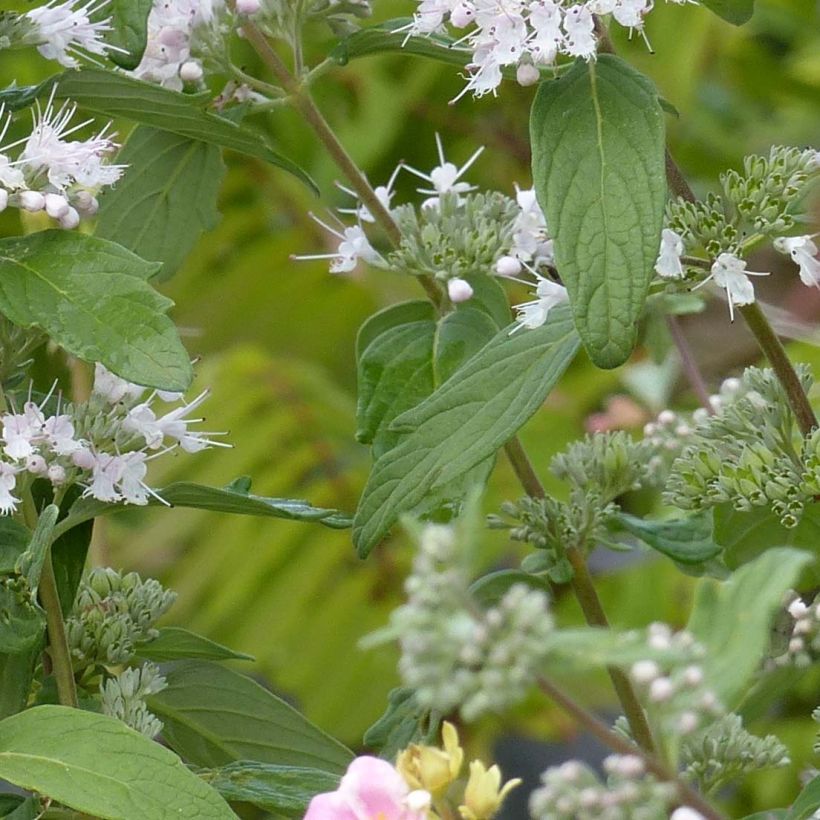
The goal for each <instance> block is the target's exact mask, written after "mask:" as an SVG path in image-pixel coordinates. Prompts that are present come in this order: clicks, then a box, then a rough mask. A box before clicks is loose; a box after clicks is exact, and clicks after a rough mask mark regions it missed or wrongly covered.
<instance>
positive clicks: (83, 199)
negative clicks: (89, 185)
mask: <svg viewBox="0 0 820 820" xmlns="http://www.w3.org/2000/svg"><path fill="white" fill-rule="evenodd" d="M72 204H73V205H74V207H75V208H76V209H77V210H78V211H79V212H80V213H81V214H85V216H94V214H95V213H97V211H98V210H99V209H100V203H99V202H98V201H97V197H95V196H94V195H93V194H92V193H91V192H90V191H77V193H76V194H74V196H73V197H72Z"/></svg>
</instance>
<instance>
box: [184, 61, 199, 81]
mask: <svg viewBox="0 0 820 820" xmlns="http://www.w3.org/2000/svg"><path fill="white" fill-rule="evenodd" d="M203 73H204V72H203V71H202V66H201V65H200V64H199V63H198V62H197V61H196V60H188V61H187V62H184V63H183V64H182V65H181V66H180V68H179V77H180V79H181V80H182V82H184V83H197V82H199V81H200V80H201V79H202V76H203Z"/></svg>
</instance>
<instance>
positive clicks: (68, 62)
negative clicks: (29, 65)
mask: <svg viewBox="0 0 820 820" xmlns="http://www.w3.org/2000/svg"><path fill="white" fill-rule="evenodd" d="M106 5H107V0H100V2H98V1H97V0H89V1H88V2H79V3H78V2H76V0H65V2H61V3H60V2H57V0H51V2H50V3H46V5H44V6H40V7H39V8H36V9H32V10H31V11H29V12H27V13H26V14H25V17H26V18H27V19H28V20H29V21H30V22H31V23H32V24H33V26H34V32H33V34H32V35H30V36H31V39H32V40H33V41H34V42H35V43H37V44H38V46H37V50H38V51H39V52H40V54H42V55H43V57H45V58H46V59H47V60H57V62H58V63H60V65H64V66H66V67H67V68H74V67H76V66H77V65H78V63H77V60H76V58H75V56H74V55H75V54H76V53H77V51H78V50H79V51H80V52H83V51H85V52H89V53H90V54H105V53H106V51H107V50H108V49H109V48H110V46H108V45H107V44H106V43H105V42H104V41H103V39H102V38H103V35H105V33H106V32H109V31H111V30H112V27H111V21H110V19H109V18H106V19H104V20H100V21H97V22H93V21H92V17H93V16H94V14H95V13H96V12H98V11H100V10H101V9H102V8H104V7H105V6H106Z"/></svg>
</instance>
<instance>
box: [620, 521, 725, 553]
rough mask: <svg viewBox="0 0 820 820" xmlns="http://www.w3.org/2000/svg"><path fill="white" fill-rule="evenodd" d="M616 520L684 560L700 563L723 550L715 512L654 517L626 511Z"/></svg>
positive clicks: (641, 537) (644, 540)
mask: <svg viewBox="0 0 820 820" xmlns="http://www.w3.org/2000/svg"><path fill="white" fill-rule="evenodd" d="M615 520H616V522H617V523H618V524H619V525H620V526H621V527H623V528H624V529H625V530H626V531H627V532H630V533H632V535H634V536H636V537H637V538H640V539H641V541H643V542H644V543H646V544H648V545H649V546H650V547H652V548H653V549H656V550H657V551H658V552H662V553H663V554H664V555H668V556H669V557H670V558H672V559H673V560H674V561H679V562H680V563H681V564H700V563H702V562H703V561H708V560H709V559H710V558H714V557H715V556H716V555H719V554H720V552H721V550H722V547H721V546H720V545H719V544H717V543H715V539H714V537H713V535H712V516H711V515H693V516H690V517H689V518H673V519H668V520H666V521H650V520H647V519H645V518H637V517H635V516H634V515H628V514H627V513H623V512H622V513H618V515H617V516H616V517H615Z"/></svg>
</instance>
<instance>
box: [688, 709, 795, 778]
mask: <svg viewBox="0 0 820 820" xmlns="http://www.w3.org/2000/svg"><path fill="white" fill-rule="evenodd" d="M790 762H791V761H790V760H789V753H788V750H787V749H786V747H785V746H784V745H783V744H782V743H781V742H780V741H779V740H778V739H777V738H776V737H775V736H774V735H767V736H766V737H757V736H755V735H753V734H750V733H749V732H747V731H746V730H745V729H744V728H743V721H742V720H741V718H740V715H735V714H730V715H725V716H724V717H722V718H720V719H719V720H716V721H715V722H714V723H712V724H711V725H709V726H707V727H706V728H705V729H704V730H703V731H701V732H698V733H697V734H695V735H694V736H692V737H687V738H685V739H684V741H683V743H682V744H681V760H680V763H681V768H682V769H683V772H684V775H685V777H686V778H687V779H689V780H694V781H696V782H697V784H698V787H699V788H700V789H701V790H702V791H704V792H707V793H708V792H714V791H716V790H717V789H719V788H720V787H721V786H722V785H724V784H725V783H729V782H732V781H735V780H738V779H739V778H740V777H742V776H743V775H745V774H751V773H752V772H758V771H761V770H762V769H772V768H780V767H782V766H788V765H789V763H790Z"/></svg>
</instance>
